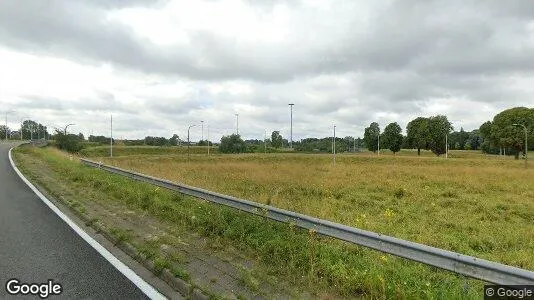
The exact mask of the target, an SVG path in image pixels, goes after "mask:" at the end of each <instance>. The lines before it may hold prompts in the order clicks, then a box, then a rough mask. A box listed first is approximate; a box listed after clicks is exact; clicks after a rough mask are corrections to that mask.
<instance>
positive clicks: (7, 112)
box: [5, 110, 14, 141]
mask: <svg viewBox="0 0 534 300" xmlns="http://www.w3.org/2000/svg"><path fill="white" fill-rule="evenodd" d="M12 112H14V111H13V110H8V111H6V128H5V129H6V141H7V135H8V130H7V114H10V113H12Z"/></svg>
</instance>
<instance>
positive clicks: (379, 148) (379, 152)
mask: <svg viewBox="0 0 534 300" xmlns="http://www.w3.org/2000/svg"><path fill="white" fill-rule="evenodd" d="M378 156H380V131H378Z"/></svg>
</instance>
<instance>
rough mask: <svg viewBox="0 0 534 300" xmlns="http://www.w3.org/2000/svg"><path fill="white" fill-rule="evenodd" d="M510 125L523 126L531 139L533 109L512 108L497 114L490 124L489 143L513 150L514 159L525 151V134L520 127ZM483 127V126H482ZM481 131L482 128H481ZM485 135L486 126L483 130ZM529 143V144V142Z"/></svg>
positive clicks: (533, 120) (533, 121) (533, 118)
mask: <svg viewBox="0 0 534 300" xmlns="http://www.w3.org/2000/svg"><path fill="white" fill-rule="evenodd" d="M512 124H523V125H525V126H526V127H527V131H529V132H530V133H529V136H530V137H532V129H533V128H534V109H529V108H526V107H514V108H511V109H507V110H504V111H502V112H500V113H499V114H497V115H496V116H495V117H494V118H493V122H491V129H490V130H489V131H490V133H489V139H490V141H491V143H493V144H494V145H497V146H498V147H505V148H512V149H514V150H515V158H516V159H518V158H519V152H520V151H523V152H524V151H525V149H524V148H525V147H524V146H525V142H524V141H525V133H524V131H523V128H522V127H516V126H512ZM483 126H484V125H483ZM481 131H482V128H481ZM484 134H487V125H485V128H484ZM529 142H531V141H530V140H529Z"/></svg>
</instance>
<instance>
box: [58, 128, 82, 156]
mask: <svg viewBox="0 0 534 300" xmlns="http://www.w3.org/2000/svg"><path fill="white" fill-rule="evenodd" d="M54 139H55V141H56V147H58V148H59V149H60V150H64V151H67V152H78V151H80V150H82V149H83V143H82V142H83V140H82V139H80V135H77V134H67V135H65V133H64V132H63V131H61V130H56V134H55V136H54Z"/></svg>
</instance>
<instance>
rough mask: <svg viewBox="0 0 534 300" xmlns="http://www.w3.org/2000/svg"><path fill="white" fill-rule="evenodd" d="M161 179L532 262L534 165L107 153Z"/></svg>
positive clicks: (532, 265)
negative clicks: (333, 161) (189, 156)
mask: <svg viewBox="0 0 534 300" xmlns="http://www.w3.org/2000/svg"><path fill="white" fill-rule="evenodd" d="M99 160H102V161H104V162H105V163H108V164H111V165H115V166H119V167H122V168H126V169H131V170H136V171H139V172H142V173H146V174H150V175H153V176H156V177H161V178H166V179H170V180H172V181H176V182H183V183H186V184H190V185H193V186H198V187H203V188H206V189H209V190H214V191H217V192H221V193H225V194H229V195H233V196H237V197H241V198H246V199H249V200H252V201H257V202H261V203H267V204H270V205H273V206H276V207H280V208H284V209H288V210H292V211H297V212H301V213H304V214H308V215H312V216H315V217H319V218H323V219H328V220H332V221H335V222H339V223H343V224H347V225H350V226H354V227H358V228H362V229H366V230H372V231H376V232H380V233H383V234H388V235H392V236H395V237H399V238H403V239H408V240H412V241H415V242H419V243H424V244H427V245H431V246H435V247H439V248H444V249H448V250H452V251H457V252H461V253H464V254H468V255H474V256H478V257H481V258H485V259H489V260H494V261H499V262H502V263H505V264H510V265H514V266H517V267H521V268H527V269H531V270H533V269H534V166H532V168H530V169H524V168H523V162H522V161H515V160H513V159H509V158H505V159H501V158H499V157H493V156H488V157H486V156H484V155H482V154H480V153H477V152H471V151H461V152H452V153H451V157H450V158H449V159H445V158H443V157H433V156H431V155H428V154H427V153H425V155H423V156H422V157H417V156H416V155H415V153H414V152H409V151H406V152H401V153H400V154H398V155H396V156H393V155H391V154H387V153H384V154H382V155H381V156H380V157H377V156H376V155H372V154H358V155H349V154H346V155H338V157H337V160H336V164H335V166H334V165H333V164H332V158H331V156H330V155H318V154H309V155H306V154H268V155H263V154H247V155H217V156H212V157H209V158H208V157H206V156H203V155H194V156H192V157H191V161H189V162H188V161H187V157H186V156H184V155H183V154H182V155H164V156H157V155H137V156H124V157H116V158H113V159H107V158H99Z"/></svg>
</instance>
